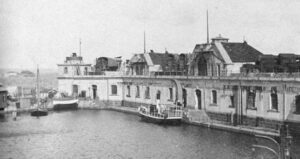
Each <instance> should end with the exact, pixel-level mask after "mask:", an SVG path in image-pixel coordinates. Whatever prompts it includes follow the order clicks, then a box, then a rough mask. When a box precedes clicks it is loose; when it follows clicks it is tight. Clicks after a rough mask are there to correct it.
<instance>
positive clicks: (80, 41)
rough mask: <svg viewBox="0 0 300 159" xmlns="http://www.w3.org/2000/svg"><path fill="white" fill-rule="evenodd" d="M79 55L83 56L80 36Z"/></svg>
mask: <svg viewBox="0 0 300 159" xmlns="http://www.w3.org/2000/svg"><path fill="white" fill-rule="evenodd" d="M79 56H80V57H81V38H79Z"/></svg>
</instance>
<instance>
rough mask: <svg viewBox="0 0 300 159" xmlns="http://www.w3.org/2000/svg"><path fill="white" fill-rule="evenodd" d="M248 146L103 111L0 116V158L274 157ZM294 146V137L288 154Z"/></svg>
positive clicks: (201, 130)
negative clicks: (15, 117) (36, 115)
mask: <svg viewBox="0 0 300 159" xmlns="http://www.w3.org/2000/svg"><path fill="white" fill-rule="evenodd" d="M297 141H298V142H297ZM253 143H254V137H253V136H251V135H245V134H238V133H232V132H226V131H220V130H216V129H210V128H205V127H198V126H192V125H186V124H181V125H179V126H166V125H157V124H152V123H146V122H144V121H142V120H140V118H139V116H137V115H134V114H126V113H121V112H115V111H109V110H77V111H62V112H49V115H48V116H45V117H39V118H37V117H31V116H30V115H29V114H27V113H22V114H19V115H18V117H17V119H16V120H14V119H13V117H12V116H11V115H10V114H2V115H1V119H0V158H1V159H4V158H16V159H17V158H22V159H23V158H28V159H32V158H73V159H74V158H116V159H118V158H126V159H127V158H132V159H133V158H136V159H141V158H149V159H151V158H164V159H165V158H166V159H168V158H169V159H174V158H178V159H184V158H186V159H193V158H195V159H196V158H197V159H199V158H203V159H210V158H211V159H217V158H224V159H234V158H253V157H254V158H260V157H261V156H264V158H275V156H274V155H273V154H272V153H270V152H266V151H263V150H256V151H255V152H253V151H252V147H251V146H252V144H253ZM264 143H265V142H264ZM266 144H268V143H266ZM299 145H300V143H299V139H297V138H296V141H295V142H294V143H293V146H294V150H295V149H298V150H299V149H300V146H299ZM270 146H271V147H272V145H271V144H270ZM294 153H296V156H297V153H298V154H299V152H297V151H294Z"/></svg>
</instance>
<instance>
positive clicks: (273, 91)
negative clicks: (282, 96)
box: [271, 87, 278, 110]
mask: <svg viewBox="0 0 300 159" xmlns="http://www.w3.org/2000/svg"><path fill="white" fill-rule="evenodd" d="M271 109H272V110H278V97H277V89H276V87H272V88H271Z"/></svg>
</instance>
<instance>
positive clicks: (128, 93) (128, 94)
mask: <svg viewBox="0 0 300 159" xmlns="http://www.w3.org/2000/svg"><path fill="white" fill-rule="evenodd" d="M126 96H127V97H130V86H127V95H126Z"/></svg>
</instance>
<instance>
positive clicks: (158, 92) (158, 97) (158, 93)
mask: <svg viewBox="0 0 300 159" xmlns="http://www.w3.org/2000/svg"><path fill="white" fill-rule="evenodd" d="M156 99H157V100H160V91H159V90H158V91H157V93H156Z"/></svg>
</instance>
